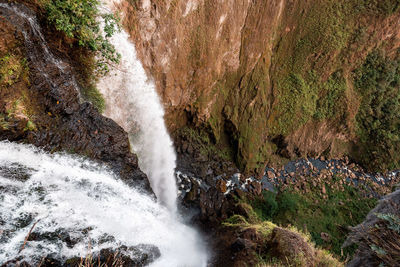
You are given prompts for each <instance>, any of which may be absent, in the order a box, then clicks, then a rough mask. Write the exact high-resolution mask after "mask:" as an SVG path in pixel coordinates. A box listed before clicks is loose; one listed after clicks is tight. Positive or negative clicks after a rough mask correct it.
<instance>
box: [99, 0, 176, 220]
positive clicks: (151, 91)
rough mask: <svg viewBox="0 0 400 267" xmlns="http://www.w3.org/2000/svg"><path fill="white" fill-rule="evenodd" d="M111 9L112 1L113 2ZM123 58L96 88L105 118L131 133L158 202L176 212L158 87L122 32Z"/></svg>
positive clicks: (118, 44) (171, 156)
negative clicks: (102, 99)
mask: <svg viewBox="0 0 400 267" xmlns="http://www.w3.org/2000/svg"><path fill="white" fill-rule="evenodd" d="M110 5H111V8H112V5H113V2H112V1H111V3H110ZM110 41H111V43H112V44H113V45H114V46H115V48H116V50H117V52H118V53H120V54H121V55H122V59H121V63H120V65H119V66H118V67H117V68H114V69H113V71H111V73H109V75H107V76H106V77H104V78H102V79H101V80H100V81H99V82H98V84H97V87H98V89H99V91H100V92H101V93H102V95H103V96H104V98H105V100H106V109H105V112H104V115H105V116H107V117H110V118H111V119H113V120H114V121H116V122H117V123H118V124H119V125H121V126H122V127H123V128H124V129H125V130H126V131H127V132H128V133H129V137H130V141H131V144H132V147H133V150H134V152H135V153H136V154H137V155H138V158H139V165H140V168H141V169H142V170H143V171H144V172H145V173H146V174H147V176H148V177H149V180H150V184H151V187H152V189H153V191H154V193H155V194H156V196H157V198H158V200H159V201H160V202H161V203H162V204H163V205H165V206H166V207H168V209H170V210H171V211H173V212H174V211H175V210H176V197H177V187H176V181H175V174H174V170H175V161H176V155H175V151H174V148H173V144H172V141H171V138H170V137H169V135H168V132H167V129H166V126H165V123H164V111H163V107H162V105H161V103H160V100H159V98H158V95H157V91H156V88H155V85H154V83H153V82H152V81H150V80H149V79H148V77H147V75H146V72H145V70H144V69H143V66H142V64H141V62H140V60H139V59H138V58H137V55H136V49H135V46H134V45H133V44H132V43H131V42H130V41H129V35H128V34H127V33H126V32H125V31H122V32H120V33H116V34H115V35H114V36H113V37H112V38H111V40H110Z"/></svg>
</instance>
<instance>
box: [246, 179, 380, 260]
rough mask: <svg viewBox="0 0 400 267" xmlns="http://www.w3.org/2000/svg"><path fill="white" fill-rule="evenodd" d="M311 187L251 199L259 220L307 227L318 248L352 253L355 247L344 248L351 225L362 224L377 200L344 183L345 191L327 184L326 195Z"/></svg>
mask: <svg viewBox="0 0 400 267" xmlns="http://www.w3.org/2000/svg"><path fill="white" fill-rule="evenodd" d="M307 187H309V188H310V190H309V189H307V190H309V191H308V193H307V194H301V193H300V192H298V191H296V190H294V189H292V188H291V187H288V188H287V189H285V190H279V191H278V192H277V193H274V192H269V191H264V192H263V193H262V195H261V196H259V197H256V198H254V199H252V200H248V202H249V204H250V205H251V207H252V208H253V210H254V212H255V213H256V214H257V218H258V219H259V220H261V221H271V222H273V223H276V224H279V225H283V226H289V225H292V226H295V227H297V228H298V229H303V231H304V232H307V233H309V234H310V237H311V240H312V241H313V242H315V244H316V245H317V246H318V247H321V248H323V249H326V250H329V251H330V252H332V253H334V254H335V255H336V256H344V257H345V256H347V255H348V254H349V255H352V254H353V253H354V250H355V247H354V246H353V247H349V248H346V249H345V250H343V251H342V244H343V242H344V241H345V240H346V236H347V234H348V230H347V228H348V227H349V226H355V225H358V224H359V223H361V222H362V221H363V220H364V219H365V216H366V215H367V214H368V212H369V211H370V210H371V209H372V208H373V207H374V206H375V205H376V202H377V201H376V199H373V198H369V197H366V196H364V195H363V194H362V193H361V191H360V190H359V189H358V188H354V187H351V186H348V185H344V186H343V190H339V187H338V186H337V185H336V184H335V183H333V184H332V185H330V186H328V185H325V188H326V194H322V193H321V190H320V189H319V187H313V186H312V185H308V186H307Z"/></svg>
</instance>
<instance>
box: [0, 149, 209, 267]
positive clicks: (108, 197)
mask: <svg viewBox="0 0 400 267" xmlns="http://www.w3.org/2000/svg"><path fill="white" fill-rule="evenodd" d="M35 222H37V224H36V226H35V227H34V230H33V232H35V233H38V234H39V235H40V234H46V233H59V232H67V233H69V235H70V236H71V237H72V238H73V239H74V240H76V242H77V243H76V244H75V245H74V246H73V247H70V246H68V245H67V244H66V243H65V242H63V241H62V240H61V239H59V238H56V239H54V240H41V241H40V240H39V241H29V242H27V244H26V246H25V248H24V249H23V250H22V252H21V253H18V251H19V249H20V248H21V246H22V244H23V242H24V239H25V237H26V236H27V234H28V232H29V230H30V229H31V228H32V226H33V225H34V223H35ZM0 229H1V231H0V263H1V262H6V261H8V260H10V259H13V258H15V257H17V256H23V257H24V260H26V261H27V262H30V263H35V262H38V261H39V260H40V258H39V257H42V256H44V255H55V256H56V258H58V259H64V260H65V259H68V258H71V257H85V256H86V253H88V246H89V243H90V246H91V252H92V253H96V252H98V251H100V249H102V248H115V249H116V248H118V247H120V246H121V245H125V246H128V247H129V246H136V245H139V244H150V245H154V246H156V247H158V249H159V250H160V252H161V257H160V258H159V259H158V260H156V261H155V262H154V263H152V264H151V266H160V267H161V266H162V267H165V266H196V267H197V266H206V262H207V256H206V252H205V251H204V247H203V245H202V244H201V242H199V240H200V239H199V237H198V236H197V233H196V232H195V231H194V230H193V229H191V228H190V227H188V226H186V225H184V224H183V223H180V222H178V221H177V220H176V217H175V216H173V215H172V214H171V213H170V212H169V211H168V210H167V209H166V208H165V207H163V206H160V205H159V204H158V203H156V202H155V201H154V200H153V199H152V198H151V197H149V196H147V195H145V194H144V193H143V192H139V191H138V190H136V189H134V188H131V187H128V186H127V185H126V184H125V183H124V182H123V181H121V180H119V178H118V177H117V176H116V175H115V174H113V173H112V172H111V171H109V170H107V169H106V168H104V167H102V166H99V165H98V164H96V163H93V162H91V161H88V160H85V159H83V158H80V157H77V156H71V155H66V154H53V155H50V154H47V153H44V152H43V151H41V150H39V149H37V148H35V147H33V146H28V145H21V144H15V143H10V142H0ZM105 236H107V237H108V238H104V237H105Z"/></svg>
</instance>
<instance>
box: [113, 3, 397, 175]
mask: <svg viewBox="0 0 400 267" xmlns="http://www.w3.org/2000/svg"><path fill="white" fill-rule="evenodd" d="M399 5H400V3H399V1H397V0H386V1H376V0H365V1H355V0H351V1H345V0H340V1H332V0H323V1H319V0H318V1H317V0H280V1H279V0H254V1H250V0H225V1H221V0H209V1H204V0H189V1H186V0H185V1H183V0H167V1H160V0H137V1H134V0H129V1H128V0H127V1H126V2H121V3H120V10H121V11H122V12H121V16H122V18H123V24H124V26H125V28H126V29H127V30H129V32H130V34H131V37H132V40H133V41H134V42H135V44H136V47H137V50H138V54H139V57H140V58H141V60H142V62H143V65H144V67H145V69H146V71H147V72H148V73H149V74H151V75H152V77H153V78H154V80H155V83H156V85H157V89H158V91H159V94H160V95H161V96H162V99H163V103H164V107H165V109H166V121H167V124H168V127H169V130H170V131H171V132H172V133H173V135H174V136H175V138H176V139H179V136H180V133H181V130H182V129H184V128H186V127H196V128H197V129H199V128H200V129H203V131H204V132H206V133H207V134H208V135H209V136H210V137H211V138H210V140H212V143H213V145H215V146H217V147H219V148H221V149H223V148H224V147H229V149H230V150H231V151H232V158H233V159H234V160H235V161H236V163H237V164H238V165H239V167H240V168H241V169H244V170H246V171H248V172H253V171H256V172H257V171H258V170H260V167H262V166H263V165H264V164H265V163H266V162H269V163H274V162H281V161H282V159H285V158H295V157H299V156H305V155H310V156H321V155H326V156H331V157H340V156H342V155H344V154H346V155H350V156H353V158H356V155H358V154H357V153H359V151H362V150H363V147H365V146H367V145H368V144H369V143H368V142H364V143H361V142H360V141H359V140H360V135H361V134H360V130H359V128H360V127H359V126H358V124H357V120H356V117H357V113H358V111H359V106H360V105H361V103H362V101H363V96H362V94H361V93H360V90H357V89H356V88H355V86H354V83H355V82H354V81H355V79H356V70H357V69H359V68H360V66H361V65H362V64H364V63H365V60H366V58H367V56H368V55H369V54H371V53H373V52H374V51H376V50H379V51H380V53H381V54H382V57H384V58H385V59H387V60H389V59H390V60H397V56H398V48H399V45H400V26H399V24H400V12H399ZM396 62H397V61H396ZM370 162H371V160H369V161H367V160H366V161H365V162H364V163H365V164H364V165H366V166H368V164H370ZM385 166H386V165H385Z"/></svg>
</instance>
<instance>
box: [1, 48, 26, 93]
mask: <svg viewBox="0 0 400 267" xmlns="http://www.w3.org/2000/svg"><path fill="white" fill-rule="evenodd" d="M20 78H22V79H23V80H24V81H26V82H27V83H29V67H28V63H27V60H26V58H20V57H18V56H16V55H14V54H7V55H5V56H3V57H1V58H0V87H3V86H11V85H13V84H14V83H16V82H18V81H19V79H20Z"/></svg>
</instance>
